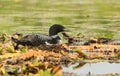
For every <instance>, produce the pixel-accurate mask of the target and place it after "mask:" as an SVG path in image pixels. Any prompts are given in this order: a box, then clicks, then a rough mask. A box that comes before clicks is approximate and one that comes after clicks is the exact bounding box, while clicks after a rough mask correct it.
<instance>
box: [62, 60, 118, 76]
mask: <svg viewBox="0 0 120 76" xmlns="http://www.w3.org/2000/svg"><path fill="white" fill-rule="evenodd" d="M79 67H80V68H79ZM119 69H120V63H108V62H99V63H86V64H85V63H84V64H83V63H81V64H80V63H75V64H73V65H70V66H69V67H64V66H63V72H64V73H73V74H76V75H78V76H79V75H83V76H84V75H104V74H120V70H119Z"/></svg>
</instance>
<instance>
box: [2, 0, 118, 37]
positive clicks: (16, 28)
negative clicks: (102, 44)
mask: <svg viewBox="0 0 120 76" xmlns="http://www.w3.org/2000/svg"><path fill="white" fill-rule="evenodd" d="M56 23H57V24H62V25H64V26H65V27H67V28H68V29H69V30H70V32H68V33H69V34H70V35H73V36H75V35H77V34H78V33H83V34H85V35H86V36H88V37H91V36H96V35H97V36H107V37H113V38H117V39H120V0H0V32H5V33H8V34H12V33H14V32H20V33H24V34H27V33H32V32H39V33H46V34H47V31H48V28H49V27H50V26H51V25H52V24H56Z"/></svg>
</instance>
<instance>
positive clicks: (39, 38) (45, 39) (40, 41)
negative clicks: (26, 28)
mask: <svg viewBox="0 0 120 76" xmlns="http://www.w3.org/2000/svg"><path fill="white" fill-rule="evenodd" d="M65 30H66V29H65V27H64V26H62V25H60V24H54V25H52V26H51V27H50V28H49V35H45V34H29V35H26V36H24V37H23V38H21V39H20V40H18V39H15V38H13V37H11V38H12V40H13V41H14V42H15V43H16V45H15V47H14V48H15V49H16V50H17V49H18V46H19V45H23V46H25V45H29V46H39V45H49V44H59V43H61V38H60V37H59V35H58V33H59V32H63V31H65Z"/></svg>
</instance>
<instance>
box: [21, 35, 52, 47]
mask: <svg viewBox="0 0 120 76" xmlns="http://www.w3.org/2000/svg"><path fill="white" fill-rule="evenodd" d="M49 40H52V38H51V37H49V36H48V35H44V34H30V35H26V36H25V37H23V38H22V39H21V40H20V41H19V44H22V45H32V46H39V45H41V44H45V42H46V41H49Z"/></svg>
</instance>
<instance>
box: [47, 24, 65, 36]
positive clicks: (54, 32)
mask: <svg viewBox="0 0 120 76" xmlns="http://www.w3.org/2000/svg"><path fill="white" fill-rule="evenodd" d="M65 30H66V29H65V27H64V26H62V25H60V24H54V25H52V26H51V27H50V29H49V36H53V35H57V34H58V33H59V32H63V31H65Z"/></svg>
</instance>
